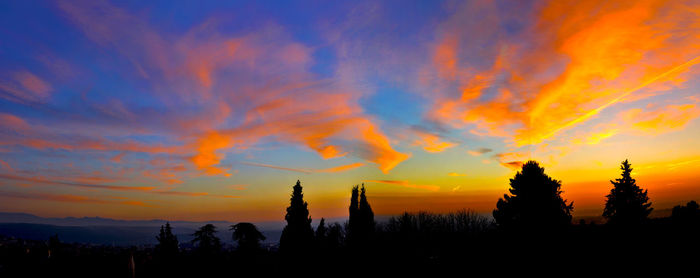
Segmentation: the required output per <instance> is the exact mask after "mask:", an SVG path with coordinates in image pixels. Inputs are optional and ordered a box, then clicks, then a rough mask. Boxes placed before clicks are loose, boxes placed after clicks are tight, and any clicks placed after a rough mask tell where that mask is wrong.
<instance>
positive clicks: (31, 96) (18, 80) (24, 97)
mask: <svg viewBox="0 0 700 278" xmlns="http://www.w3.org/2000/svg"><path fill="white" fill-rule="evenodd" d="M12 77H13V79H12V80H0V97H2V98H5V99H7V100H10V101H14V102H19V103H28V102H43V101H45V100H46V99H47V98H49V97H50V95H51V94H50V93H51V91H52V90H53V88H51V85H49V84H48V83H47V82H46V81H44V80H42V79H41V78H39V77H38V76H36V75H34V74H32V73H31V72H28V71H19V72H15V73H14V74H12Z"/></svg>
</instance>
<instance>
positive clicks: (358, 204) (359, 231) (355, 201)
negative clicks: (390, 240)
mask: <svg viewBox="0 0 700 278" xmlns="http://www.w3.org/2000/svg"><path fill="white" fill-rule="evenodd" d="M358 195H359V196H358ZM349 212H350V219H348V241H349V244H350V245H363V244H367V243H368V242H367V241H368V240H369V239H371V238H372V236H373V234H374V229H375V227H376V222H374V212H373V211H372V207H371V206H370V205H369V202H368V201H367V195H366V190H365V185H364V184H362V188H359V187H358V186H354V187H353V188H352V192H351V196H350V208H349Z"/></svg>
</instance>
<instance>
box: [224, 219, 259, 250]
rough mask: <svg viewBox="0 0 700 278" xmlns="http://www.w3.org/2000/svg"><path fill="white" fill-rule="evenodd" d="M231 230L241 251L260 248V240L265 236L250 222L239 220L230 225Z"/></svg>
mask: <svg viewBox="0 0 700 278" xmlns="http://www.w3.org/2000/svg"><path fill="white" fill-rule="evenodd" d="M231 230H233V240H235V241H236V242H238V250H239V251H242V252H254V251H257V250H260V242H261V241H263V240H265V236H264V235H263V234H262V233H261V232H260V231H258V228H257V227H255V225H253V224H252V223H246V222H241V223H238V224H236V225H231Z"/></svg>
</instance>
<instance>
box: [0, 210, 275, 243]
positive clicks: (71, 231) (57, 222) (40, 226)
mask: <svg viewBox="0 0 700 278" xmlns="http://www.w3.org/2000/svg"><path fill="white" fill-rule="evenodd" d="M166 222H168V221H166V220H162V219H151V220H119V219H111V218H102V217H81V218H76V217H65V218H46V217H40V216H36V215H33V214H28V213H15V212H0V235H5V236H13V237H18V238H24V239H33V240H46V239H48V238H49V237H50V236H53V235H56V234H57V235H58V236H59V239H61V241H64V242H80V243H93V244H113V245H140V244H155V243H156V238H155V237H156V235H157V234H158V232H159V229H160V226H161V225H164V224H165V223H166ZM169 222H170V225H171V226H172V227H173V233H175V235H176V236H177V237H178V239H179V241H180V242H181V243H186V242H188V241H190V240H191V239H192V234H193V233H194V231H195V230H196V229H197V228H199V227H201V226H203V225H205V224H207V223H210V224H214V225H215V226H216V227H217V228H218V231H219V232H218V236H219V238H221V239H222V240H223V241H224V242H229V243H230V242H231V232H230V231H229V227H230V226H231V225H232V224H234V223H231V222H227V221H204V222H197V221H169ZM256 225H257V226H258V228H259V229H260V230H261V232H262V233H263V234H265V236H266V237H267V240H266V243H275V242H277V241H278V240H279V236H280V234H281V231H282V228H283V227H284V223H283V222H261V223H256Z"/></svg>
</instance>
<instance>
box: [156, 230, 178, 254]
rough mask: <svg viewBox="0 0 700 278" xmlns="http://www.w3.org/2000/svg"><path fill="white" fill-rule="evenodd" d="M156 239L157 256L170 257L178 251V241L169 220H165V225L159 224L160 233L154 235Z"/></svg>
mask: <svg viewBox="0 0 700 278" xmlns="http://www.w3.org/2000/svg"><path fill="white" fill-rule="evenodd" d="M156 239H157V240H158V244H157V245H156V253H157V254H158V255H159V256H163V257H170V256H174V255H175V254H177V253H178V250H179V242H178V240H177V237H176V236H175V235H174V234H173V230H172V228H171V227H170V222H166V223H165V226H160V233H159V234H158V236H156Z"/></svg>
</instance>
